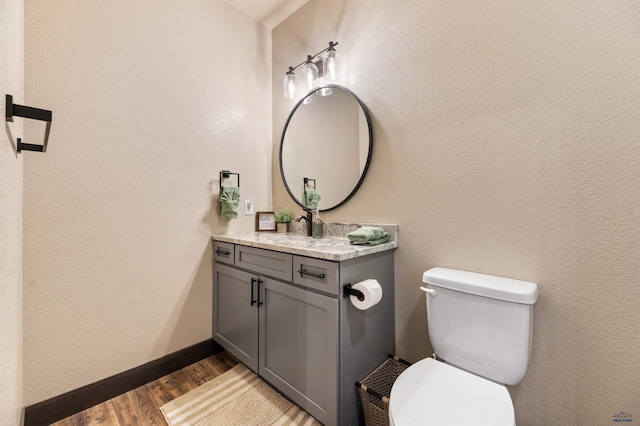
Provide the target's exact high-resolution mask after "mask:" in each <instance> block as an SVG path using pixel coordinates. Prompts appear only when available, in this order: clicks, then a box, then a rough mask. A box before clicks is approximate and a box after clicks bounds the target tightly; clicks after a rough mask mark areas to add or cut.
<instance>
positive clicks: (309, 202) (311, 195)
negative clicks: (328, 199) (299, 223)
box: [304, 189, 322, 210]
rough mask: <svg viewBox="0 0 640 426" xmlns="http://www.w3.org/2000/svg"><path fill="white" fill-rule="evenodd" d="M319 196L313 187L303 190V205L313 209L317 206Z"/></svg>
mask: <svg viewBox="0 0 640 426" xmlns="http://www.w3.org/2000/svg"><path fill="white" fill-rule="evenodd" d="M320 198H322V197H320V194H318V193H317V192H316V190H315V189H305V190H304V206H305V207H306V208H308V209H309V210H315V209H317V208H318V203H319V202H320Z"/></svg>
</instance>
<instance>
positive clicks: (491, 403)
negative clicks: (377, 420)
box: [389, 358, 515, 426]
mask: <svg viewBox="0 0 640 426" xmlns="http://www.w3.org/2000/svg"><path fill="white" fill-rule="evenodd" d="M389 423H390V425H392V426H418V425H421V426H440V425H446V426H469V425H474V426H514V425H515V415H514V411H513V403H512V401H511V397H510V396H509V392H508V391H507V388H506V387H504V386H502V385H499V384H497V383H494V382H492V381H489V380H487V379H483V378H482V377H479V376H476V375H474V374H471V373H467V372H466V371H462V370H460V369H458V368H455V367H452V366H450V365H448V364H445V363H443V362H440V361H436V360H434V359H432V358H426V359H423V360H421V361H418V362H417V363H415V364H413V365H412V366H411V367H409V368H407V369H406V370H405V371H404V372H403V373H402V374H400V376H399V377H398V379H397V380H396V381H395V383H394V384H393V387H392V389H391V396H390V401H389Z"/></svg>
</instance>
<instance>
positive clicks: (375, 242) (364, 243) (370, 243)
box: [350, 235, 389, 246]
mask: <svg viewBox="0 0 640 426" xmlns="http://www.w3.org/2000/svg"><path fill="white" fill-rule="evenodd" d="M388 241H389V236H388V235H387V236H386V237H382V238H380V239H378V240H370V241H362V242H356V241H351V242H350V244H353V245H354V246H377V245H378V244H384V243H386V242H388Z"/></svg>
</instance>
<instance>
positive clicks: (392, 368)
mask: <svg viewBox="0 0 640 426" xmlns="http://www.w3.org/2000/svg"><path fill="white" fill-rule="evenodd" d="M410 365H411V364H410V363H408V362H407V361H405V360H402V359H400V358H398V357H394V356H392V355H389V359H387V360H386V361H385V362H384V363H382V365H381V366H380V367H378V368H376V369H375V370H373V372H371V374H369V375H368V376H367V377H365V378H364V380H362V382H356V387H357V388H358V393H359V394H360V400H361V401H362V412H363V414H364V423H365V425H366V426H389V396H390V395H391V387H392V386H393V383H394V382H395V381H396V379H397V378H398V376H399V375H400V373H402V372H403V371H404V370H406V369H407V367H409V366H410Z"/></svg>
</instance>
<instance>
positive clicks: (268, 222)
mask: <svg viewBox="0 0 640 426" xmlns="http://www.w3.org/2000/svg"><path fill="white" fill-rule="evenodd" d="M256 232H276V218H275V212H257V213H256Z"/></svg>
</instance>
